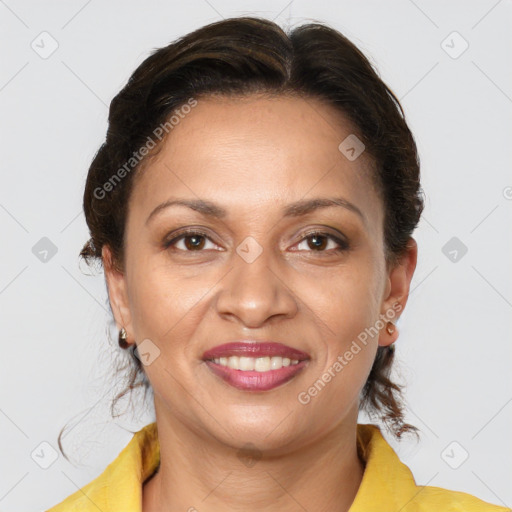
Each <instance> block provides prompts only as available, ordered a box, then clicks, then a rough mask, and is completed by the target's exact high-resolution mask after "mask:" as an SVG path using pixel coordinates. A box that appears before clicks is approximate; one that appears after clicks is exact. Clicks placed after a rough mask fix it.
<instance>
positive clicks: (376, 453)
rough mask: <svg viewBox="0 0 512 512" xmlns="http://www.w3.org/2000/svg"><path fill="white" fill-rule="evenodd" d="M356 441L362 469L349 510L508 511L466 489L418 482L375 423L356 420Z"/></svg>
mask: <svg viewBox="0 0 512 512" xmlns="http://www.w3.org/2000/svg"><path fill="white" fill-rule="evenodd" d="M357 442H358V452H359V454H360V457H361V458H362V459H363V460H364V461H365V470H364V474H363V480H362V482H361V485H360V488H359V491H358V493H357V495H356V498H355V500H354V503H353V505H352V507H351V509H350V512H367V511H368V510H372V511H374V512H377V511H378V512H387V511H390V510H397V511H398V510H400V511H401V512H430V511H432V512H511V509H509V508H506V507H501V506H498V505H493V504H491V503H487V502H485V501H483V500H481V499H479V498H477V497H476V496H473V495H471V494H468V493H465V492H460V491H453V490H450V489H444V488H441V487H434V486H428V485H418V484H417V483H416V481H415V479H414V476H413V474H412V472H411V470H410V469H409V468H408V467H407V466H406V465H405V464H404V463H403V462H402V461H401V460H400V458H399V457H398V455H397V454H396V453H395V452H394V450H393V449H392V447H391V446H390V444H389V443H388V442H387V441H386V440H385V438H384V436H383V435H382V432H381V431H380V428H379V427H378V426H377V425H373V424H358V427H357Z"/></svg>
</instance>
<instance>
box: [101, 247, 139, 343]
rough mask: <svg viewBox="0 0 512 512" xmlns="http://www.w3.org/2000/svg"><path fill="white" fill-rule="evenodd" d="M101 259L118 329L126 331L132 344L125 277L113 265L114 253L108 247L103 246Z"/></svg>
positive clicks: (128, 340)
mask: <svg viewBox="0 0 512 512" xmlns="http://www.w3.org/2000/svg"><path fill="white" fill-rule="evenodd" d="M101 257H102V260H103V269H104V271H105V281H106V283H107V291H108V296H109V301H110V307H111V309H112V313H113V314H114V319H115V321H116V325H117V329H118V330H120V329H121V327H124V328H125V329H126V333H127V342H128V343H130V340H133V330H132V323H131V314H130V308H129V303H128V294H127V289H126V279H125V275H124V274H123V273H121V272H120V271H119V270H118V269H117V268H116V267H115V265H114V264H113V257H112V251H111V249H110V247H109V246H108V245H104V246H103V248H102V250H101Z"/></svg>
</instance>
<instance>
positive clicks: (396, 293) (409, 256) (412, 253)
mask: <svg viewBox="0 0 512 512" xmlns="http://www.w3.org/2000/svg"><path fill="white" fill-rule="evenodd" d="M417 259H418V245H417V244H416V240H414V238H412V237H411V238H409V241H408V242H407V247H406V251H405V252H404V254H403V255H402V256H401V257H400V260H399V262H398V263H396V264H395V265H393V266H392V267H391V268H390V269H388V276H387V282H386V287H385V291H384V296H383V301H382V306H381V318H382V319H383V320H384V322H385V325H384V328H383V329H382V330H381V332H380V334H379V346H381V347H387V346H389V345H391V344H392V343H393V342H395V341H396V340H397V338H398V329H397V328H396V326H395V330H394V332H393V333H392V334H389V333H388V332H387V330H386V325H387V322H388V321H390V322H393V323H394V324H395V323H396V321H397V320H398V317H399V316H400V314H401V313H402V311H403V310H404V308H405V305H406V304H407V299H408V298H409V288H410V286H411V280H412V276H413V274H414V270H415V269H416V262H417Z"/></svg>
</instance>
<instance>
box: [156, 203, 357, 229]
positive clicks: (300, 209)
mask: <svg viewBox="0 0 512 512" xmlns="http://www.w3.org/2000/svg"><path fill="white" fill-rule="evenodd" d="M171 206H185V207H187V208H190V209H192V210H194V211H196V212H199V213H200V214H202V215H205V216H207V217H214V218H217V219H222V218H225V217H227V215H228V212H227V211H226V210H225V209H224V208H222V207H221V206H219V205H217V204H215V203H213V202H211V201H207V200H204V199H169V200H167V201H165V202H163V203H161V204H159V205H158V206H157V207H156V208H155V209H154V210H153V211H152V212H151V213H150V214H149V216H148V218H147V219H146V225H147V224H148V223H149V222H150V221H151V219H152V218H154V217H155V216H156V215H158V214H159V213H160V212H162V211H163V210H165V209H167V208H170V207H171ZM331 207H341V208H345V209H347V210H350V211H352V212H354V213H356V214H357V215H358V216H359V217H360V218H361V220H362V221H363V222H364V223H365V224H366V217H365V216H364V214H363V212H362V211H361V210H360V209H359V208H358V207H357V206H356V205H355V204H353V203H351V202H350V201H347V200H346V199H344V198H342V197H318V198H314V199H302V200H300V201H296V202H294V203H290V204H288V205H286V206H285V207H284V208H283V210H282V214H283V217H300V216H302V215H307V214H308V213H311V212H313V211H315V210H319V209H322V208H331Z"/></svg>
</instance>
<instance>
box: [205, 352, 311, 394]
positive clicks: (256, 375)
mask: <svg viewBox="0 0 512 512" xmlns="http://www.w3.org/2000/svg"><path fill="white" fill-rule="evenodd" d="M307 363H308V361H307V360H305V361H301V362H300V363H297V364H294V365H293V366H283V367H282V368H280V369H279V370H269V371H268V372H257V371H242V370H233V368H229V367H227V366H222V365H220V364H216V363H214V362H213V361H206V364H207V366H208V368H210V370H211V371H212V372H213V373H214V374H215V375H217V376H218V377H220V378H221V379H223V380H224V381H226V382H227V383H228V384H230V385H231V386H233V387H235V388H237V389H242V390H244V391H267V390H269V389H273V388H276V387H277V386H280V385H281V384H284V383H285V382H288V381H289V380H290V379H292V378H293V377H295V375H297V373H299V372H300V371H301V370H302V369H303V368H304V367H305V366H306V365H307Z"/></svg>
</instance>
